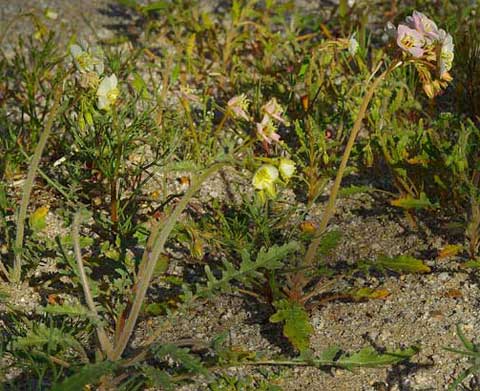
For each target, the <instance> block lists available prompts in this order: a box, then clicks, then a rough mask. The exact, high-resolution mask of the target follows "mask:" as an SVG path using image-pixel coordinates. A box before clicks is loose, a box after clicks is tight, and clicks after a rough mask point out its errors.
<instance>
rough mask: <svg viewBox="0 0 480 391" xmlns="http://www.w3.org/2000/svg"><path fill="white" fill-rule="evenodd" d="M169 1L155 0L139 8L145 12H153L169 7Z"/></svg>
mask: <svg viewBox="0 0 480 391" xmlns="http://www.w3.org/2000/svg"><path fill="white" fill-rule="evenodd" d="M169 5H170V4H169V2H168V1H165V0H164V1H155V2H153V3H150V4H148V5H146V6H144V7H142V8H141V10H142V11H143V12H145V13H147V12H153V11H161V10H165V9H168V8H169Z"/></svg>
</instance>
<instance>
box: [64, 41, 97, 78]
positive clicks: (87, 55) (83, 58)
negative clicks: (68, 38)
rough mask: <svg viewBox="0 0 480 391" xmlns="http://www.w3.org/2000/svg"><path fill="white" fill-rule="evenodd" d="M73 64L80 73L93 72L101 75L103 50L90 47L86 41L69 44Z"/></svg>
mask: <svg viewBox="0 0 480 391" xmlns="http://www.w3.org/2000/svg"><path fill="white" fill-rule="evenodd" d="M70 54H71V55H72V58H73V61H74V63H75V66H76V67H77V69H78V70H79V71H80V72H81V73H87V72H95V73H97V74H98V75H101V74H102V73H103V70H104V65H103V51H102V49H100V48H98V47H93V48H90V47H88V45H87V44H86V43H81V45H77V44H73V45H72V46H70Z"/></svg>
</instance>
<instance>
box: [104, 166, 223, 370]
mask: <svg viewBox="0 0 480 391" xmlns="http://www.w3.org/2000/svg"><path fill="white" fill-rule="evenodd" d="M223 166H224V163H218V164H215V165H213V166H211V167H210V168H208V169H207V170H205V171H204V172H203V173H202V174H201V175H200V176H199V177H198V179H197V180H194V181H193V182H192V185H191V186H190V188H189V189H188V191H187V192H186V193H185V195H184V196H183V198H182V199H181V201H180V202H179V203H178V205H177V206H176V207H175V209H174V211H173V212H172V214H171V215H170V216H169V217H168V219H167V220H166V221H165V224H164V225H163V228H162V229H161V230H160V228H161V227H160V225H158V226H157V227H155V229H154V230H153V231H152V233H151V234H150V237H151V238H153V241H152V243H153V244H152V246H147V247H146V248H145V251H144V253H143V256H142V261H141V263H140V266H139V273H138V278H137V283H136V285H135V288H134V295H135V298H134V300H133V304H132V308H131V310H130V313H129V314H128V317H127V320H126V321H125V326H124V327H123V329H122V331H121V333H120V335H119V336H118V339H117V341H116V343H115V349H114V351H113V356H112V360H118V359H120V358H121V356H122V354H123V352H124V350H125V348H126V346H127V344H128V341H129V339H130V337H131V335H132V332H133V329H134V327H135V324H136V322H137V319H138V316H139V314H140V310H141V308H142V305H143V301H144V300H145V295H146V294H147V289H148V287H149V285H150V281H151V279H152V277H153V273H154V270H155V266H156V264H157V260H158V258H159V257H160V255H161V254H162V252H163V249H164V246H165V243H166V241H167V238H168V236H169V235H170V232H171V231H172V229H173V227H174V226H175V223H176V222H177V220H178V219H179V217H180V215H181V213H182V212H183V210H184V209H185V207H186V206H187V205H188V203H189V202H190V200H191V198H192V197H193V196H194V194H195V193H196V192H197V191H198V190H199V189H200V187H201V185H202V184H203V182H205V180H206V179H208V178H209V177H210V176H212V175H213V174H215V173H216V172H217V171H219V170H220V169H221V168H222V167H223Z"/></svg>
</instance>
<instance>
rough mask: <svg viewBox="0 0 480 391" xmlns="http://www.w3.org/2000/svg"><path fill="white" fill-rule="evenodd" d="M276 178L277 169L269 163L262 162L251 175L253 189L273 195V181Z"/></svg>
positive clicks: (274, 192)
mask: <svg viewBox="0 0 480 391" xmlns="http://www.w3.org/2000/svg"><path fill="white" fill-rule="evenodd" d="M277 179H278V170H277V168H276V167H275V166H272V165H271V164H264V165H263V166H261V167H260V168H259V169H258V170H257V171H256V172H255V174H254V175H253V179H252V184H253V187H254V188H255V190H261V191H266V192H267V194H269V195H270V196H272V197H274V196H275V194H276V191H275V182H276V181H277Z"/></svg>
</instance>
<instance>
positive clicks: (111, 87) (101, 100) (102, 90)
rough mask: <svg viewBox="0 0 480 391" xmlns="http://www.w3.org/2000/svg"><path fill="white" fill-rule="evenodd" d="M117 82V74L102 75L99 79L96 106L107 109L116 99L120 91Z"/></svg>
mask: <svg viewBox="0 0 480 391" xmlns="http://www.w3.org/2000/svg"><path fill="white" fill-rule="evenodd" d="M117 84H118V81H117V76H115V75H114V74H113V75H111V76H106V77H104V78H103V80H102V81H101V83H100V85H99V86H98V90H97V97H98V108H99V109H100V110H108V109H109V108H110V106H111V105H113V104H114V103H115V101H116V100H117V98H118V95H119V93H120V91H119V90H118V88H117Z"/></svg>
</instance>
